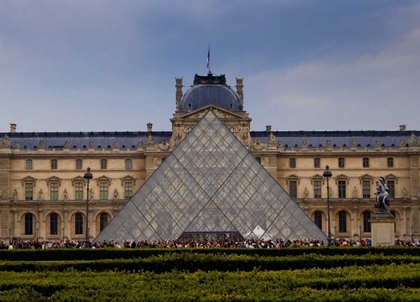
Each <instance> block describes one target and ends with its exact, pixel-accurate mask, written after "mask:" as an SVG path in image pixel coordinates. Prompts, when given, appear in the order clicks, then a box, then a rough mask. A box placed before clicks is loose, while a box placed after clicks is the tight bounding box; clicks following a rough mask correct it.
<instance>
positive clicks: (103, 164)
mask: <svg viewBox="0 0 420 302" xmlns="http://www.w3.org/2000/svg"><path fill="white" fill-rule="evenodd" d="M107 166H108V165H107V160H106V159H101V169H102V170H106V169H107Z"/></svg>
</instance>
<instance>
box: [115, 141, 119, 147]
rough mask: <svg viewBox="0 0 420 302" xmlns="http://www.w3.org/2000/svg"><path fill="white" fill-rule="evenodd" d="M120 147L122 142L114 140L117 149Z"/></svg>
mask: <svg viewBox="0 0 420 302" xmlns="http://www.w3.org/2000/svg"><path fill="white" fill-rule="evenodd" d="M119 147H120V144H119V143H118V141H115V142H114V148H115V149H118V148H119Z"/></svg>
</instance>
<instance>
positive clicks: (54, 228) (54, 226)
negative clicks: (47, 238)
mask: <svg viewBox="0 0 420 302" xmlns="http://www.w3.org/2000/svg"><path fill="white" fill-rule="evenodd" d="M50 235H58V214H57V213H51V214H50Z"/></svg>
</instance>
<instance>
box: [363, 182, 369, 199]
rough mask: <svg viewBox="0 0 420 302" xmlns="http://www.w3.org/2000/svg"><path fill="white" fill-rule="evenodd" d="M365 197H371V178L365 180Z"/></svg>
mask: <svg viewBox="0 0 420 302" xmlns="http://www.w3.org/2000/svg"><path fill="white" fill-rule="evenodd" d="M363 198H370V180H364V181H363Z"/></svg>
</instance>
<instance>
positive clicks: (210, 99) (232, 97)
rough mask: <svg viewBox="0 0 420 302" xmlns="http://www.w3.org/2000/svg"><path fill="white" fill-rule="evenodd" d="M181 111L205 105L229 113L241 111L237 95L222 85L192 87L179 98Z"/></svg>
mask: <svg viewBox="0 0 420 302" xmlns="http://www.w3.org/2000/svg"><path fill="white" fill-rule="evenodd" d="M180 105H181V106H180V107H181V108H180V110H181V111H191V110H196V109H198V108H201V107H204V106H206V105H215V106H218V107H221V108H224V109H227V110H230V111H242V105H241V101H240V99H239V96H238V94H236V92H234V91H233V90H232V89H231V88H230V87H229V86H227V85H224V84H199V85H194V86H192V87H191V88H190V89H189V90H188V91H187V92H186V93H185V94H184V95H183V96H182V98H181V104H180Z"/></svg>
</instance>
